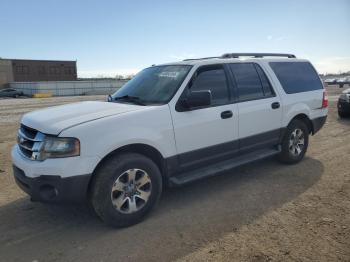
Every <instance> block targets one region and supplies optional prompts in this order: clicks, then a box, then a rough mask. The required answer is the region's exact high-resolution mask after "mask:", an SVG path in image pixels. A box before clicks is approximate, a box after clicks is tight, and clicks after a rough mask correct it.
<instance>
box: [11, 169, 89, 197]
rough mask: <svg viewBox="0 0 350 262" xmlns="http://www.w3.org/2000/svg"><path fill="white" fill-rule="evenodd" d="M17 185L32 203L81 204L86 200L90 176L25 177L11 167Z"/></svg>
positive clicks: (21, 171) (18, 170)
mask: <svg viewBox="0 0 350 262" xmlns="http://www.w3.org/2000/svg"><path fill="white" fill-rule="evenodd" d="M13 175H14V177H15V181H16V183H17V185H18V186H19V187H20V188H21V189H22V190H23V191H24V192H26V193H27V194H28V195H29V196H30V197H31V200H32V201H40V202H53V203H81V202H84V201H85V200H86V195H87V190H88V186H89V181H90V177H91V175H80V176H73V177H67V178H61V177H59V176H39V177H35V178H30V177H27V176H26V175H25V173H24V171H23V170H21V169H19V168H18V167H16V166H15V165H14V166H13Z"/></svg>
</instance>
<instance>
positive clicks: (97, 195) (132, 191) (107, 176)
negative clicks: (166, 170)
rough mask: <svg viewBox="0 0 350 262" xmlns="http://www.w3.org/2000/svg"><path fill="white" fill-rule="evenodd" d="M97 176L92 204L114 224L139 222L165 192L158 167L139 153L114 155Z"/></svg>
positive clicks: (93, 187)
mask: <svg viewBox="0 0 350 262" xmlns="http://www.w3.org/2000/svg"><path fill="white" fill-rule="evenodd" d="M95 175H96V176H95V177H94V180H93V184H92V188H91V190H92V192H91V196H90V197H91V203H92V206H93V208H94V210H95V211H96V213H97V215H98V216H99V217H101V218H102V220H103V221H104V222H105V223H107V224H109V225H111V226H114V227H126V226H131V225H133V224H136V223H138V222H140V221H141V220H142V219H143V218H144V217H145V216H146V215H147V214H148V213H149V212H150V211H151V209H152V208H153V207H154V206H155V204H156V203H157V202H158V200H159V198H160V195H161V192H162V176H161V174H160V171H159V168H158V167H157V165H156V164H155V163H154V162H153V161H152V160H150V159H149V158H147V157H145V156H143V155H140V154H135V153H126V154H121V155H117V156H115V157H112V158H110V159H108V160H107V161H106V162H105V163H104V164H103V166H102V167H101V168H99V170H98V171H97V173H96V174H95Z"/></svg>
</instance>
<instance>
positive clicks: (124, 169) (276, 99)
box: [12, 53, 328, 227]
mask: <svg viewBox="0 0 350 262" xmlns="http://www.w3.org/2000/svg"><path fill="white" fill-rule="evenodd" d="M327 106H328V100H327V96H326V93H325V90H324V88H323V86H322V82H321V80H320V78H319V76H318V74H317V72H316V70H315V69H314V67H313V66H312V65H311V64H310V63H309V62H308V61H306V60H301V59H296V58H295V56H294V55H290V54H260V53H259V54H255V53H254V54H236V53H234V54H225V55H223V56H221V57H211V58H202V59H191V60H185V61H181V62H176V63H169V64H164V65H157V66H152V67H149V68H146V69H144V70H143V71H141V72H140V73H139V74H137V75H136V76H135V77H134V78H133V79H132V80H130V81H129V82H128V83H127V84H125V85H124V86H123V87H122V88H121V89H119V90H118V91H117V92H115V93H114V94H113V95H111V96H109V99H108V101H107V102H80V103H74V104H69V105H63V106H56V107H51V108H47V109H43V110H38V111H34V112H31V113H28V114H26V115H24V117H23V118H22V121H21V127H20V129H19V131H18V144H17V145H15V146H14V148H13V150H12V160H13V170H14V176H15V178H16V181H17V183H18V185H19V186H20V187H21V188H22V189H23V190H24V191H25V192H27V193H28V194H29V195H30V196H31V198H32V200H34V201H43V202H82V201H84V200H89V201H90V203H91V204H92V206H93V207H94V209H95V211H96V213H97V214H98V215H99V216H100V217H101V218H102V219H103V220H104V221H105V222H106V223H108V224H110V225H113V226H117V227H122V226H128V225H132V224H135V223H137V222H139V221H141V220H142V218H143V217H144V216H145V215H146V214H147V213H148V212H149V211H150V210H151V209H152V208H153V207H154V205H155V204H156V202H157V201H158V199H159V198H160V195H161V192H162V188H163V186H174V185H180V184H184V183H187V182H190V181H193V180H197V179H201V178H204V177H207V176H210V175H214V174H217V173H219V172H222V171H225V170H228V169H231V168H233V167H236V166H239V165H242V164H247V163H249V162H251V161H255V160H258V159H262V158H265V157H269V156H273V155H277V156H278V158H279V159H280V160H281V161H283V162H285V163H289V164H292V163H297V162H299V161H300V160H301V159H302V158H303V156H304V154H305V152H306V149H307V147H308V141H309V140H308V138H309V135H310V134H315V133H316V132H317V131H318V130H319V129H320V128H321V127H322V126H323V124H324V123H325V121H326V117H327Z"/></svg>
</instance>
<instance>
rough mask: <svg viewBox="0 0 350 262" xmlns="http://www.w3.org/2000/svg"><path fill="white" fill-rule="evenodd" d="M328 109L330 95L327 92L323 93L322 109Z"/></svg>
mask: <svg viewBox="0 0 350 262" xmlns="http://www.w3.org/2000/svg"><path fill="white" fill-rule="evenodd" d="M327 107H328V95H327V91H326V90H324V91H323V98H322V108H327Z"/></svg>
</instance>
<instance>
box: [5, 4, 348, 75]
mask: <svg viewBox="0 0 350 262" xmlns="http://www.w3.org/2000/svg"><path fill="white" fill-rule="evenodd" d="M0 11H1V15H0V57H2V58H18V59H51V60H56V59H57V60H77V65H78V76H79V77H98V76H112V77H113V76H115V75H117V74H132V73H135V72H137V71H139V70H140V69H142V68H145V67H148V66H150V65H152V64H161V63H165V62H171V61H178V60H182V59H185V58H196V57H206V56H219V55H221V54H223V53H227V52H286V53H293V54H295V55H296V56H297V57H300V58H306V59H309V60H310V61H311V62H312V63H313V64H314V65H315V66H316V68H317V70H318V71H319V72H320V73H338V72H344V71H350V0H332V1H329V0H328V1H325V0H317V1H315V0H295V1H292V0H284V1H282V0H265V1H261V0H244V1H234V0H231V1H229V0H227V1H224V0H222V1H220V0H215V1H207V0H176V1H175V0H173V1H168V0H160V1H158V0H154V1H152V0H144V1H139V0H125V1H118V0H114V1H113V0H106V1H103V0H100V1H92V0H91V1H90V0H31V1H29V0H0Z"/></svg>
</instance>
